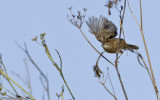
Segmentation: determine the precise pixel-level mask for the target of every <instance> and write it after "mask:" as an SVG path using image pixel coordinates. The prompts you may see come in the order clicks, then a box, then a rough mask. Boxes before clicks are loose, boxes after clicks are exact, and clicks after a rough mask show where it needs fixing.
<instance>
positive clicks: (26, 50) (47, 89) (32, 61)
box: [17, 43, 50, 100]
mask: <svg viewBox="0 0 160 100" xmlns="http://www.w3.org/2000/svg"><path fill="white" fill-rule="evenodd" d="M17 46H18V47H19V48H20V49H21V50H22V51H24V52H25V53H26V54H27V56H28V58H29V60H30V61H31V63H32V64H33V65H34V66H35V67H36V69H37V70H38V71H39V72H40V74H41V75H42V76H43V77H44V78H45V80H46V82H47V88H46V91H47V96H48V100H50V93H49V81H48V78H47V76H46V75H45V74H44V73H43V72H42V71H41V69H40V68H39V67H38V65H37V64H36V63H35V62H34V60H33V59H32V57H31V56H30V54H29V52H28V49H27V45H26V44H25V43H24V46H25V49H23V48H22V47H21V46H20V45H18V43H17Z"/></svg>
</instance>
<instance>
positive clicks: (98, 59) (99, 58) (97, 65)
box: [96, 51, 105, 73]
mask: <svg viewBox="0 0 160 100" xmlns="http://www.w3.org/2000/svg"><path fill="white" fill-rule="evenodd" d="M104 52H105V51H103V52H102V53H101V54H100V55H99V57H98V59H97V61H96V67H97V69H98V71H99V72H100V73H102V71H101V69H100V68H99V66H98V62H99V59H100V57H101V56H102V54H103V53H104Z"/></svg>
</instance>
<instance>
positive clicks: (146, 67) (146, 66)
mask: <svg viewBox="0 0 160 100" xmlns="http://www.w3.org/2000/svg"><path fill="white" fill-rule="evenodd" d="M139 56H140V58H141V60H142V62H143V64H144V66H145V68H146V70H147V72H148V75H149V77H150V79H151V82H152V84H153V79H152V76H151V73H150V71H149V69H148V67H147V65H146V63H145V61H144V59H143V57H142V55H139ZM153 86H154V84H153Z"/></svg>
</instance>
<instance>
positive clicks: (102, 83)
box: [100, 82, 117, 100]
mask: <svg viewBox="0 0 160 100" xmlns="http://www.w3.org/2000/svg"><path fill="white" fill-rule="evenodd" d="M100 83H101V84H102V86H103V87H104V88H105V89H106V90H107V92H108V93H109V94H110V95H111V96H113V97H114V99H115V100H117V98H116V96H115V95H113V94H112V93H111V92H110V91H109V90H108V88H107V87H106V86H105V84H104V83H103V82H100Z"/></svg>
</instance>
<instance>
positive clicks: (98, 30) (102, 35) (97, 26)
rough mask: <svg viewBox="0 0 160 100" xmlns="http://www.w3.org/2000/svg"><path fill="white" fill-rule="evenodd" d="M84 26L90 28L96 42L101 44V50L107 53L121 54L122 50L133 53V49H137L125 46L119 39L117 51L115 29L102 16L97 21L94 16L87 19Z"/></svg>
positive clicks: (123, 41) (117, 39) (134, 46)
mask: <svg viewBox="0 0 160 100" xmlns="http://www.w3.org/2000/svg"><path fill="white" fill-rule="evenodd" d="M86 24H87V25H88V27H89V28H90V30H89V31H90V32H91V33H93V34H94V35H95V36H96V38H97V40H98V41H99V42H101V43H102V47H103V49H104V50H105V51H106V52H108V53H117V52H120V53H122V49H123V50H130V51H132V52H133V51H134V49H135V50H137V49H139V47H138V46H136V45H130V44H127V43H126V42H125V40H124V39H120V45H119V50H117V48H118V42H119V38H115V36H116V35H117V27H116V26H115V24H114V23H112V22H111V21H109V20H108V19H106V18H105V17H103V16H100V18H99V19H98V18H95V17H94V16H92V17H89V21H86Z"/></svg>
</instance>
